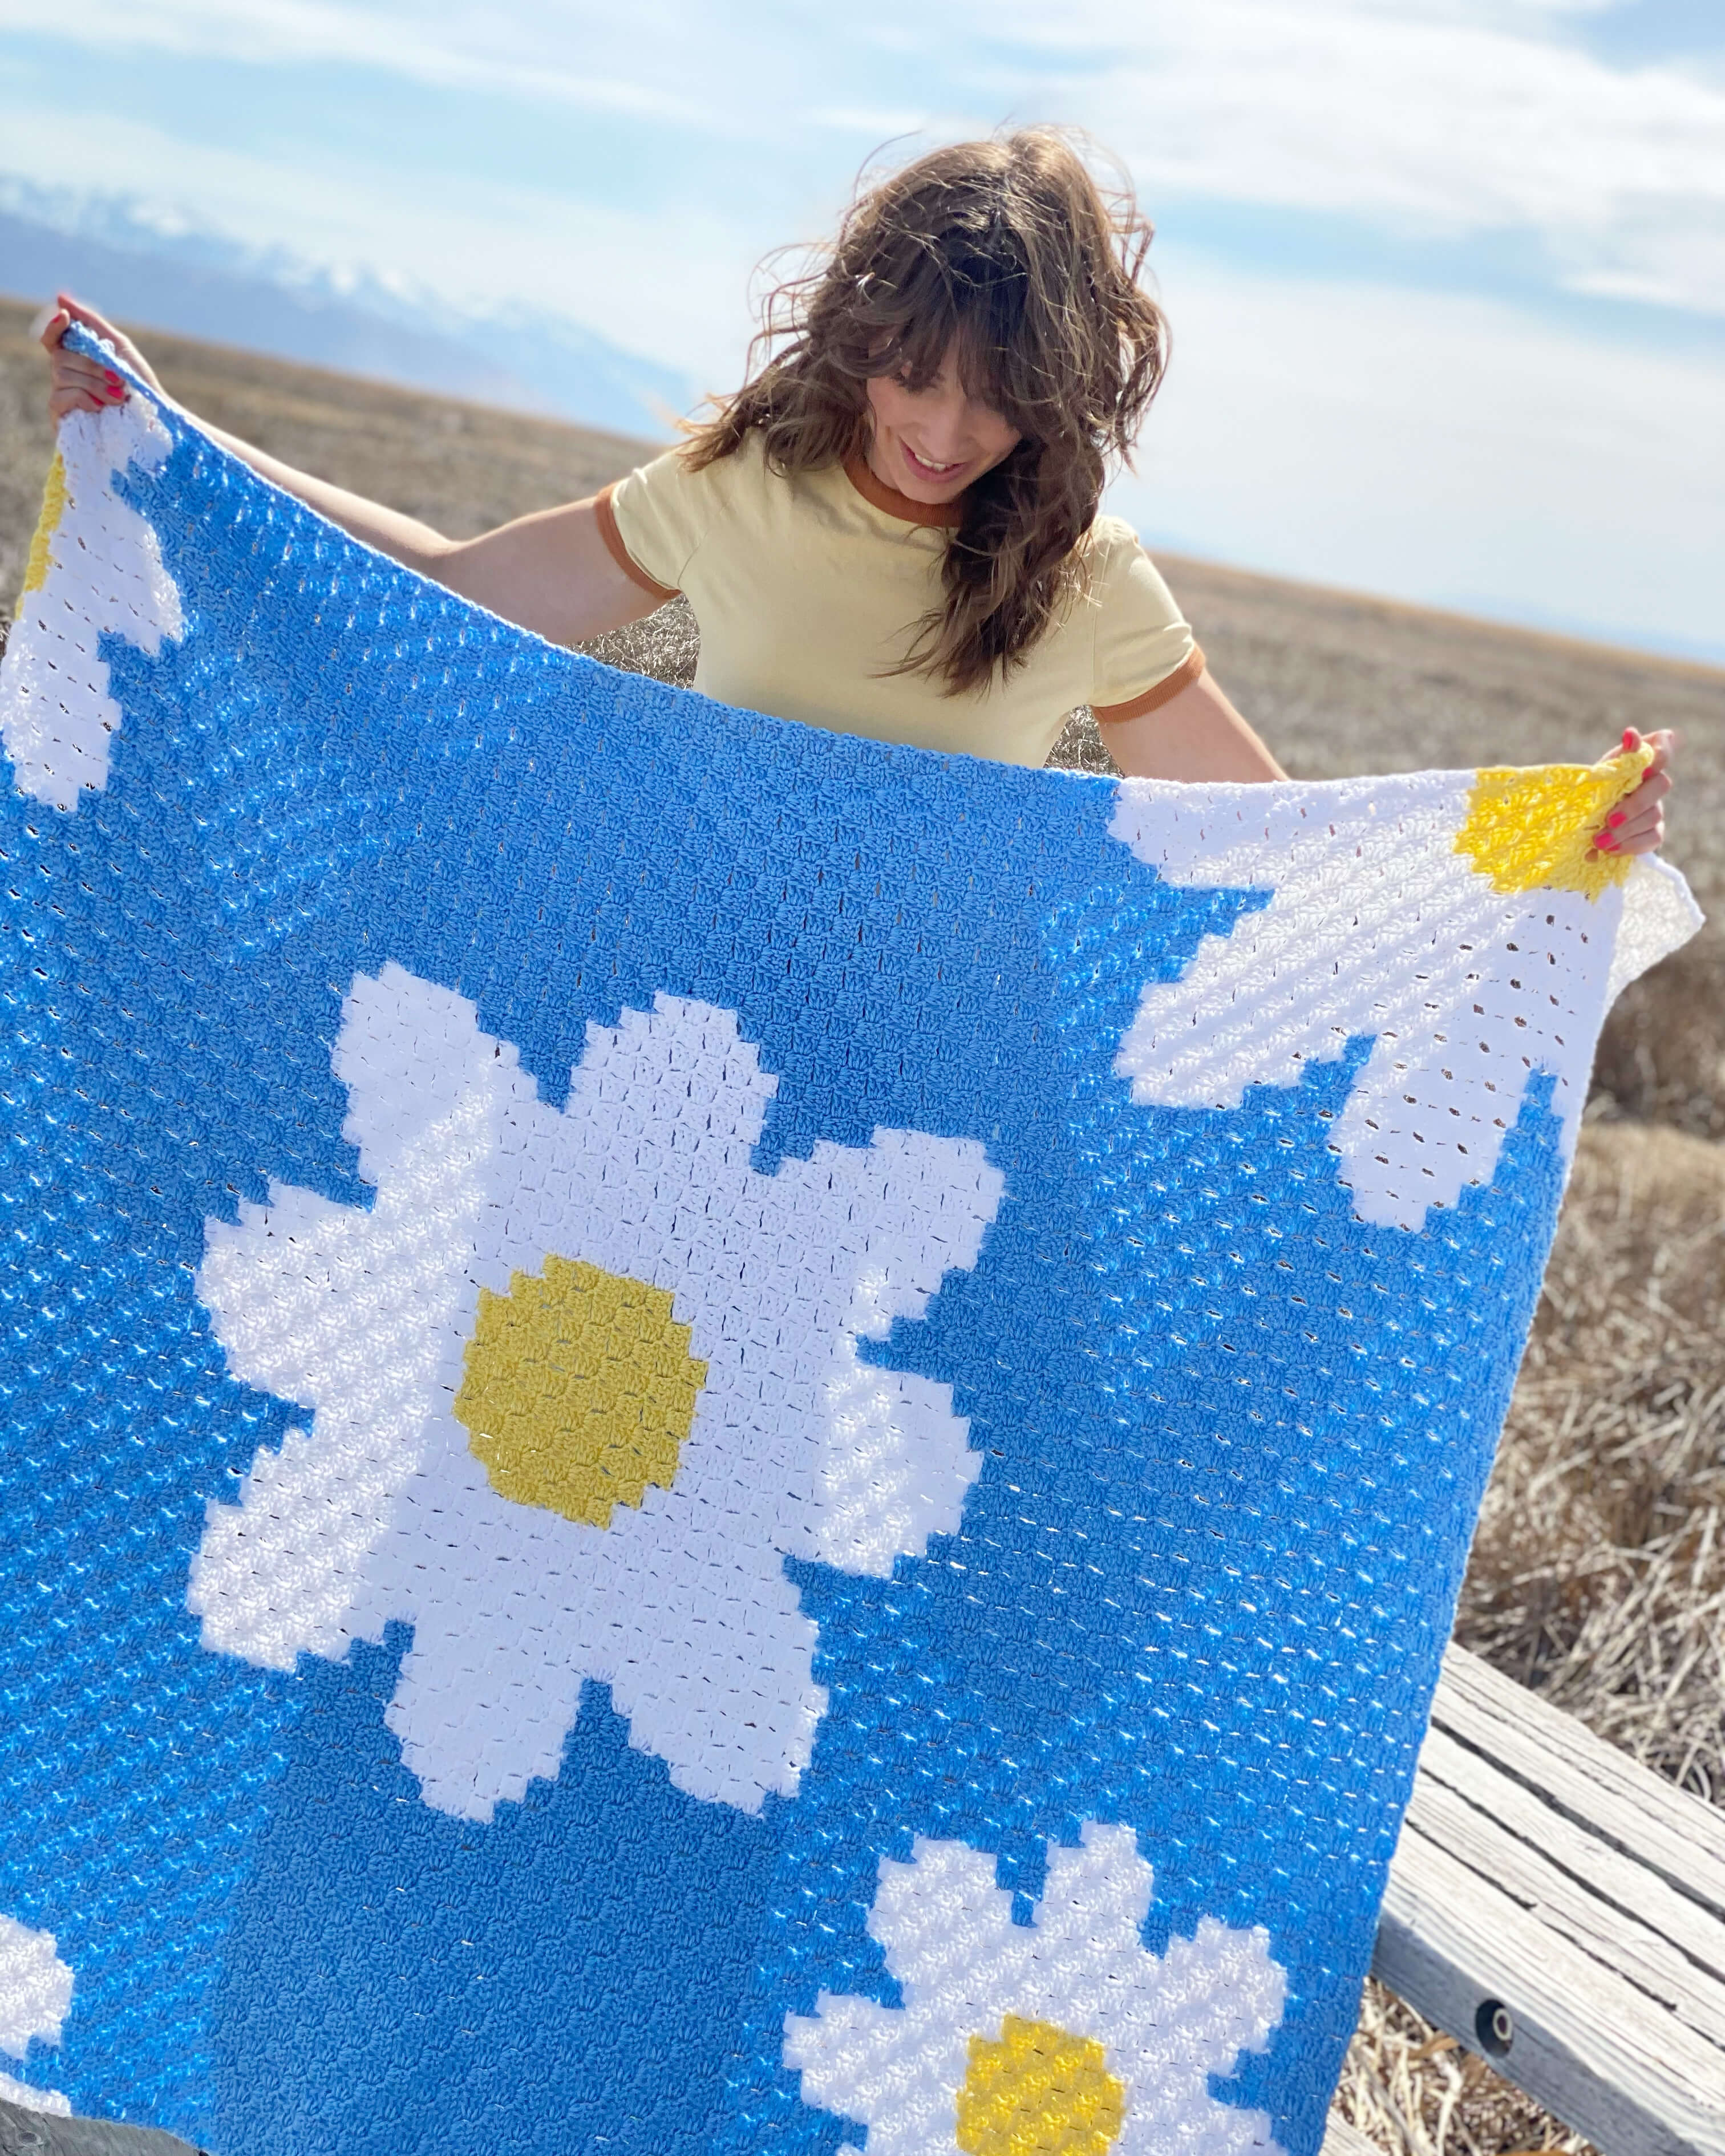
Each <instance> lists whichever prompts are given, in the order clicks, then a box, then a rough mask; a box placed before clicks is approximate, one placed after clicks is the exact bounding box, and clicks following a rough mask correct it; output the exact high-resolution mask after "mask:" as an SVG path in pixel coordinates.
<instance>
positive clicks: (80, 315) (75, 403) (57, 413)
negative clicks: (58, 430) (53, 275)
mask: <svg viewBox="0 0 1725 2156" xmlns="http://www.w3.org/2000/svg"><path fill="white" fill-rule="evenodd" d="M74 322H81V323H82V324H83V326H85V329H88V330H91V331H94V332H95V335H96V336H99V337H104V338H105V339H106V340H107V341H108V342H109V343H110V345H112V346H113V347H114V350H115V352H116V355H117V356H118V357H120V358H121V359H123V360H124V361H125V362H126V365H127V366H128V367H130V368H131V371H132V372H133V373H134V374H136V375H137V376H138V377H140V379H141V380H142V381H145V382H148V383H149V385H150V387H151V388H152V389H160V388H162V384H161V383H160V382H158V381H157V379H156V376H155V373H154V371H153V370H152V369H151V366H150V362H148V361H147V360H146V358H145V357H144V355H143V354H142V353H141V352H140V351H139V350H138V348H137V346H136V345H135V344H134V343H133V342H132V341H131V338H130V337H128V336H126V335H125V334H124V333H123V332H122V331H119V330H116V328H115V326H114V325H113V324H112V323H111V322H108V321H103V319H102V317H101V316H100V315H99V314H97V313H96V312H95V309H94V308H92V307H86V306H82V305H80V303H79V302H78V301H77V300H74V299H72V298H70V297H69V295H67V294H66V293H64V292H62V293H60V294H59V303H58V305H56V306H55V308H54V312H53V313H52V314H51V315H50V316H49V318H48V320H47V321H46V323H45V324H44V326H43V331H42V342H43V346H44V349H45V350H46V352H47V353H48V367H49V377H48V416H49V418H50V419H52V420H53V422H54V424H55V426H58V425H59V423H60V421H61V420H62V419H64V418H65V416H66V414H67V413H69V412H100V411H102V410H104V409H105V408H106V407H107V406H108V405H110V404H123V403H125V402H126V383H125V382H124V380H123V379H122V377H121V376H120V375H118V374H116V372H115V371H114V369H113V368H112V367H109V366H106V365H105V364H104V362H102V361H100V360H99V359H90V358H89V357H86V356H85V354H84V353H83V352H74V351H73V350H72V348H71V346H69V345H68V344H67V343H66V342H65V335H66V331H68V330H69V329H70V327H71V326H72V325H73V323H74Z"/></svg>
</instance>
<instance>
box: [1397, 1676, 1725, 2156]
mask: <svg viewBox="0 0 1725 2156" xmlns="http://www.w3.org/2000/svg"><path fill="white" fill-rule="evenodd" d="M1722 1881H1725V1817H1722V1816H1721V1815H1720V1814H1719V1813H1718V1812H1717V1811H1716V1810H1714V1809H1712V1807H1710V1806H1708V1805H1706V1804H1702V1803H1700V1802H1699V1801H1698V1800H1697V1799H1695V1798H1693V1797H1691V1796H1688V1795H1686V1794H1685V1793H1684V1792H1683V1791H1681V1790H1678V1789H1672V1788H1671V1786H1670V1784H1666V1783H1665V1782H1662V1781H1661V1780H1660V1779H1658V1777H1656V1775H1654V1774H1650V1773H1648V1772H1647V1771H1646V1770H1645V1769H1644V1768H1638V1767H1636V1766H1635V1763H1634V1762H1633V1761H1631V1760H1629V1759H1627V1758H1624V1757H1623V1755H1621V1754H1620V1753H1615V1752H1614V1751H1613V1750H1612V1748H1610V1747H1609V1745H1606V1744H1604V1743H1601V1742H1600V1740H1599V1738H1595V1737H1593V1736H1591V1735H1590V1734H1589V1732H1587V1731H1586V1730H1584V1729H1583V1728H1582V1727H1580V1726H1579V1724H1578V1723H1575V1722H1572V1721H1570V1720H1569V1719H1568V1717H1565V1716H1563V1715H1561V1714H1558V1713H1556V1712H1553V1710H1552V1709H1551V1708H1549V1707H1544V1706H1543V1705H1542V1703H1541V1702H1539V1701H1538V1700H1537V1699H1534V1698H1532V1697H1531V1696H1530V1695H1529V1694H1527V1692H1525V1691H1522V1690H1521V1688H1520V1687H1519V1686H1516V1685H1514V1684H1513V1683H1512V1682H1511V1681H1509V1680H1508V1679H1507V1678H1506V1677H1503V1676H1500V1675H1499V1674H1498V1673H1497V1672H1496V1671H1491V1670H1490V1669H1487V1668H1486V1666H1484V1665H1483V1664H1481V1663H1479V1662H1477V1661H1476V1660H1475V1658H1474V1657H1473V1656H1471V1655H1466V1654H1465V1653H1463V1652H1462V1651H1461V1650H1459V1649H1455V1648H1452V1649H1450V1652H1449V1654H1448V1655H1447V1656H1446V1657H1445V1668H1444V1677H1443V1681H1442V1684H1441V1685H1440V1689H1439V1693H1438V1698H1437V1702H1436V1704H1435V1707H1434V1711H1433V1716H1432V1729H1431V1733H1430V1737H1429V1738H1428V1739H1427V1742H1426V1745H1425V1750H1424V1751H1423V1752H1422V1753H1421V1756H1420V1772H1419V1776H1418V1779H1417V1781H1416V1784H1415V1788H1414V1799H1413V1802H1412V1804H1410V1805H1409V1812H1408V1817H1407V1821H1406V1824H1405V1825H1404V1829H1403V1833H1402V1838H1401V1841H1400V1845H1399V1847H1398V1849H1397V1851H1396V1856H1395V1860H1394V1864H1393V1866H1392V1867H1391V1872H1390V1879H1389V1891H1388V1892H1387V1893H1386V1895H1385V1897H1384V1917H1383V1921H1382V1923H1381V1925H1380V1927H1379V1930H1378V1945H1377V1953H1376V1956H1375V1958H1374V1961H1373V1969H1374V1970H1375V1972H1376V1974H1378V1976H1380V1977H1381V1978H1382V1979H1383V1980H1384V1982H1385V1983H1386V1984H1389V1986H1390V1988H1391V1989H1393V1990H1394V1991H1395V1992H1396V1993H1397V1994H1398V1995H1399V1997H1401V1998H1403V1999H1406V2000H1407V2001H1408V2003H1409V2005H1412V2006H1414V2007H1415V2008H1417V2009H1418V2010H1419V2011H1420V2013H1422V2014H1424V2015H1426V2017H1427V2018H1428V2019H1429V2020H1431V2021H1433V2022H1435V2024H1436V2025H1438V2026H1439V2027H1440V2028H1442V2029H1445V2030H1448V2031H1449V2033H1450V2035H1453V2036H1455V2038H1457V2039H1458V2040H1460V2041H1461V2042H1463V2043H1465V2044H1466V2045H1468V2046H1470V2047H1471V2048H1473V2049H1479V2048H1480V2045H1481V2039H1480V2035H1479V2024H1478V2016H1479V2015H1480V2012H1481V2007H1482V2006H1484V2005H1486V2003H1487V2002H1488V2001H1493V2000H1495V2001H1499V2002H1501V2003H1502V2005H1504V2006H1505V2007H1507V2010H1508V2011H1509V2014H1510V2015H1511V2016H1512V2020H1513V2025H1514V2034H1513V2037H1512V2042H1511V2045H1510V2048H1509V2050H1508V2051H1507V2054H1504V2055H1502V2056H1493V2060H1492V2063H1493V2064H1494V2065H1495V2066H1496V2067H1497V2070H1498V2071H1499V2072H1501V2073H1503V2074H1505V2075H1507V2076H1508V2077H1509V2078H1510V2079H1511V2080H1512V2081H1513V2082H1516V2083H1517V2085H1518V2086H1519V2087H1522V2088H1523V2089H1525V2090H1526V2091H1527V2093H1528V2094H1529V2095H1530V2096H1532V2097H1536V2098H1537V2099H1538V2101H1539V2102H1541V2103H1543V2104H1544V2105H1545V2106H1546V2107H1548V2109H1549V2110H1551V2111H1552V2112H1554V2113H1555V2114H1556V2115H1557V2116H1558V2117H1560V2118H1562V2119H1563V2121H1564V2122H1565V2123H1566V2124H1568V2125H1569V2126H1571V2127H1573V2128H1574V2129H1575V2130H1576V2131H1578V2132H1579V2133H1584V2134H1586V2135H1587V2136H1588V2137H1589V2139H1590V2140H1592V2141H1593V2142H1594V2143H1595V2144H1596V2145H1597V2146H1598V2147H1599V2148H1600V2149H1602V2150H1603V2151H1604V2152H1605V2156H1725V1902H1721V1901H1720V1900H1719V1898H1718V1889H1719V1886H1720V1885H1721V1883H1722Z"/></svg>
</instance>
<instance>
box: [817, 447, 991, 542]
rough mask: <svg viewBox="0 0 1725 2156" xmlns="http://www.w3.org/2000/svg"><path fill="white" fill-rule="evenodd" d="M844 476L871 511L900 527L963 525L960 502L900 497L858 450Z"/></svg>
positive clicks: (848, 463) (852, 454)
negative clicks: (888, 517)
mask: <svg viewBox="0 0 1725 2156" xmlns="http://www.w3.org/2000/svg"><path fill="white" fill-rule="evenodd" d="M845 478H846V479H848V480H850V484H851V485H853V486H854V487H855V489H856V490H857V492H858V493H859V494H860V495H861V496H862V498H863V500H865V502H867V503H868V505H869V506H870V508H871V509H879V510H881V511H885V513H886V515H887V516H896V518H897V519H898V521H899V522H900V523H901V524H936V525H943V526H946V527H947V529H949V530H950V529H951V527H952V526H954V525H956V524H959V523H962V522H963V518H964V511H963V508H962V507H961V506H960V501H959V500H953V501H916V500H912V498H911V496H910V495H908V494H901V493H900V492H899V490H898V489H897V488H896V486H888V485H887V484H886V480H883V479H880V478H879V477H878V476H877V475H876V474H875V469H874V467H873V465H870V462H869V460H868V459H867V458H866V457H865V456H864V455H863V454H862V453H861V451H860V450H854V451H853V452H852V453H851V454H850V456H848V457H846V459H845ZM960 500H962V496H961V497H960Z"/></svg>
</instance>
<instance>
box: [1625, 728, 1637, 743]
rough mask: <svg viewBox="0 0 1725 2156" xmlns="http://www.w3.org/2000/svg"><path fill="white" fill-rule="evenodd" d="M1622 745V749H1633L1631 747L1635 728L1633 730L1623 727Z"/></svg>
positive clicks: (1633, 741)
mask: <svg viewBox="0 0 1725 2156" xmlns="http://www.w3.org/2000/svg"><path fill="white" fill-rule="evenodd" d="M1623 745H1624V747H1625V748H1633V747H1635V728H1634V727H1633V726H1625V728H1624V730H1623Z"/></svg>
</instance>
